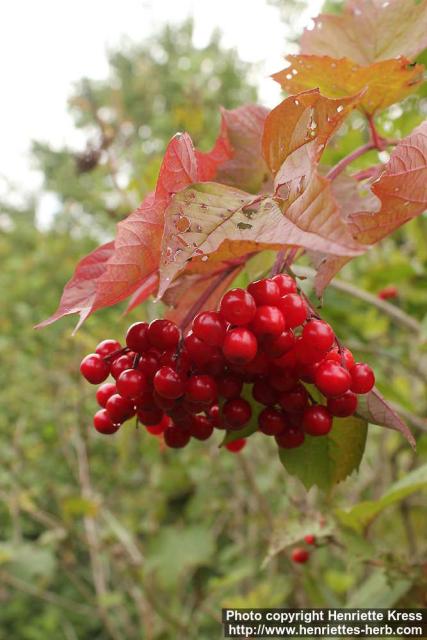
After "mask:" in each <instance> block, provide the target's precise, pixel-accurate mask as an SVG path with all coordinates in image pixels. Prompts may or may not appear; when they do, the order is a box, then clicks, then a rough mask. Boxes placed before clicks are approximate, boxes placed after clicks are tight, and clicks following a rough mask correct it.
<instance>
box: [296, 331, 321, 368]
mask: <svg viewBox="0 0 427 640" xmlns="http://www.w3.org/2000/svg"><path fill="white" fill-rule="evenodd" d="M295 353H296V356H297V359H298V362H300V363H302V364H305V365H308V364H314V363H315V362H320V360H323V358H324V357H325V352H324V351H319V349H313V347H310V346H309V345H307V344H306V343H305V342H304V338H303V337H302V336H300V337H299V338H297V339H296V342H295Z"/></svg>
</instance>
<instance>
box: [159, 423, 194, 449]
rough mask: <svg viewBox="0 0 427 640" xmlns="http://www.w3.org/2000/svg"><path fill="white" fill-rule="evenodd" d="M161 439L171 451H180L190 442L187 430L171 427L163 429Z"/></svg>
mask: <svg viewBox="0 0 427 640" xmlns="http://www.w3.org/2000/svg"><path fill="white" fill-rule="evenodd" d="M163 437H164V439H165V443H166V445H167V446H168V447H170V448H171V449H182V448H183V447H185V446H186V445H187V444H188V442H189V441H190V437H191V435H190V432H189V431H188V430H187V429H183V428H182V427H177V426H176V425H173V426H171V427H167V429H165V431H164V433H163Z"/></svg>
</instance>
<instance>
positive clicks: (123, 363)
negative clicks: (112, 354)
mask: <svg viewBox="0 0 427 640" xmlns="http://www.w3.org/2000/svg"><path fill="white" fill-rule="evenodd" d="M134 358H135V355H134V353H133V352H132V353H126V354H125V355H123V356H119V357H118V358H116V359H115V360H113V362H112V363H111V375H112V376H113V378H115V379H116V380H117V378H118V377H119V375H120V374H121V373H123V371H126V369H132V367H133V361H134Z"/></svg>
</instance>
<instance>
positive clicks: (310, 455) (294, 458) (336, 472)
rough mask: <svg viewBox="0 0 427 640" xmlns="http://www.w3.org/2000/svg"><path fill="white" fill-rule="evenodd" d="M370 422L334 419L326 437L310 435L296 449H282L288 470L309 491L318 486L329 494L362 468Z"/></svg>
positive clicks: (283, 461)
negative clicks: (330, 490) (361, 463)
mask: <svg viewBox="0 0 427 640" xmlns="http://www.w3.org/2000/svg"><path fill="white" fill-rule="evenodd" d="M366 435H367V422H366V421H365V420H362V419H360V418H356V417H351V418H340V419H338V418H335V419H334V426H333V428H332V431H331V432H330V433H329V434H328V435H327V436H322V437H312V436H307V437H306V440H305V442H304V444H303V445H302V446H301V447H298V448H297V449H280V448H279V457H280V460H281V462H282V464H283V466H284V467H285V469H286V470H287V471H288V473H290V474H291V475H293V476H297V477H298V478H299V479H300V480H301V482H302V483H303V484H304V486H305V487H306V489H310V488H311V487H313V486H315V485H317V486H318V487H320V488H321V489H323V490H324V491H328V490H329V489H331V488H332V487H333V486H334V485H335V484H337V483H338V482H341V481H342V480H345V478H347V476H349V475H350V474H351V473H352V472H353V471H355V470H356V469H358V468H359V465H360V462H361V460H362V456H363V452H364V449H365V443H366Z"/></svg>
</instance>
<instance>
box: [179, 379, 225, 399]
mask: <svg viewBox="0 0 427 640" xmlns="http://www.w3.org/2000/svg"><path fill="white" fill-rule="evenodd" d="M217 395H218V389H217V385H216V382H215V380H214V378H212V376H206V375H195V376H191V377H190V378H189V379H188V380H187V384H186V387H185V396H186V398H187V399H188V400H190V401H191V402H201V403H203V404H211V403H212V402H214V400H216V398H217Z"/></svg>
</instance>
